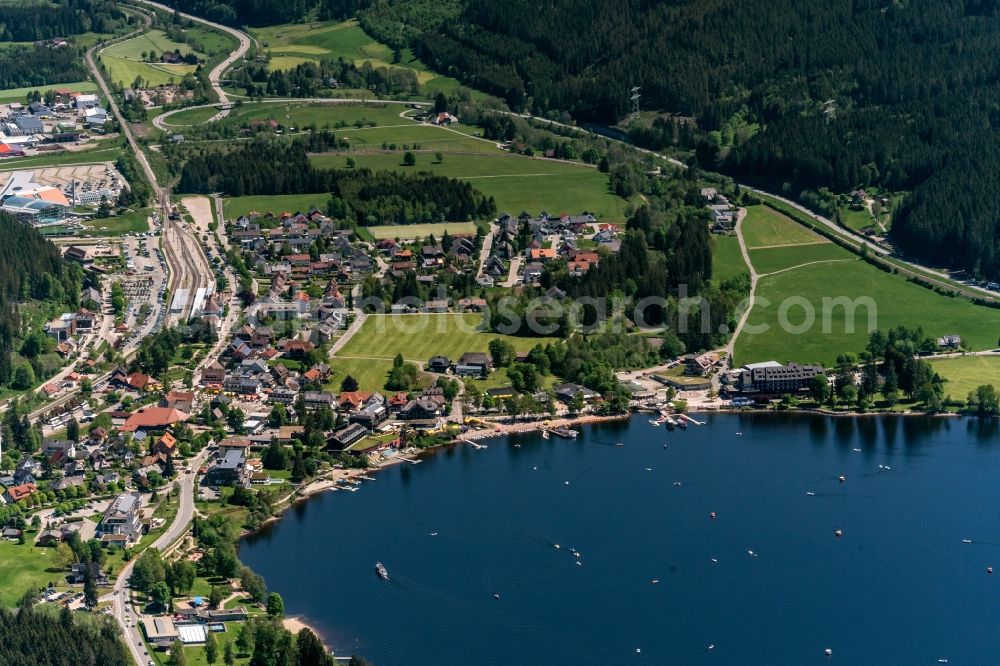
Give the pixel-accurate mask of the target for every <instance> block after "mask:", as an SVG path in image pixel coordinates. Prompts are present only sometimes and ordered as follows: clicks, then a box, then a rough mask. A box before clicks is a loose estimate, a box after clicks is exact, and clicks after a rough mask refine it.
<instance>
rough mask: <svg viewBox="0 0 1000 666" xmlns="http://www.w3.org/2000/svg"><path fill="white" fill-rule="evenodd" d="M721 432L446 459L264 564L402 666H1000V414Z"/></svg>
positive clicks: (800, 419)
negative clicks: (942, 665)
mask: <svg viewBox="0 0 1000 666" xmlns="http://www.w3.org/2000/svg"><path fill="white" fill-rule="evenodd" d="M698 418H699V419H701V420H705V421H707V424H706V425H704V426H700V427H690V428H688V429H687V431H683V432H682V431H679V430H678V431H675V432H667V431H666V430H664V429H663V428H654V427H652V426H651V425H649V424H648V422H647V421H646V419H645V418H642V417H637V418H633V419H632V420H631V421H630V422H629V423H620V424H613V425H602V426H594V427H587V428H584V429H583V432H582V434H581V436H580V437H579V438H578V439H577V440H576V441H568V440H562V439H555V438H553V439H551V440H544V439H542V438H541V437H538V436H535V435H531V436H520V437H517V438H511V439H509V440H507V439H497V440H492V441H490V442H489V448H488V449H484V450H475V449H473V448H471V447H468V446H464V447H456V448H451V449H447V450H441V451H438V452H436V453H434V454H432V455H430V456H429V457H428V458H426V459H425V461H424V462H422V463H421V464H418V465H409V464H404V465H401V466H396V467H393V468H390V469H387V470H385V471H383V472H381V473H379V474H378V478H377V480H376V481H374V482H368V483H365V485H363V486H362V487H361V490H360V491H359V492H355V493H348V492H336V493H327V494H324V495H321V496H319V497H316V498H314V499H312V500H310V501H308V502H307V503H305V504H303V505H301V506H299V507H297V508H295V509H293V510H291V511H289V512H288V513H287V514H286V515H285V517H284V519H283V520H281V521H280V522H279V523H277V524H276V525H274V526H273V527H272V528H271V529H269V530H267V531H266V532H264V533H262V534H260V535H258V536H255V537H253V538H250V539H248V540H246V541H244V542H243V544H242V547H241V549H240V556H241V558H242V559H243V561H244V562H245V563H246V564H248V565H249V566H251V567H253V568H254V569H255V570H257V571H258V572H260V573H261V574H263V575H264V577H265V578H266V579H267V582H268V585H269V587H270V588H271V589H273V590H276V591H278V592H280V593H281V594H282V596H283V597H284V600H285V605H286V609H287V611H288V613H289V614H290V615H303V616H305V617H306V618H307V619H308V620H309V621H310V622H311V623H312V624H313V625H314V626H316V627H317V629H318V630H319V631H321V632H322V634H323V636H324V638H325V640H326V641H327V642H328V643H329V644H330V645H331V646H332V647H334V648H335V649H336V650H337V652H338V653H340V654H345V653H346V654H350V653H357V654H361V655H364V656H366V657H367V658H369V659H370V660H372V661H374V662H375V663H376V664H377V665H378V666H394V665H396V664H505V665H506V664H573V665H579V664H598V663H599V664H604V665H606V664H713V663H714V664H735V663H739V664H762V665H763V664H768V665H774V664H826V663H831V660H829V659H828V658H827V657H825V656H824V654H823V652H824V650H825V649H826V648H830V649H832V650H833V657H832V659H833V660H834V661H836V662H837V663H841V664H852V665H858V664H880V665H885V664H935V663H937V662H938V659H948V660H949V663H950V664H997V663H1000V631H997V628H996V622H997V620H998V617H1000V612H998V611H1000V483H998V481H1000V429H998V426H997V424H996V423H981V422H978V421H975V420H967V419H924V418H905V417H885V418H883V417H870V418H862V419H831V418H823V417H809V416H796V415H775V416H763V415H755V416H738V415H709V416H699V417H698ZM737 433H742V435H737ZM617 442H621V443H623V444H624V446H622V447H618V446H616V445H615V444H616V443H617ZM514 443H518V444H521V446H520V447H515V446H514ZM665 443H666V444H667V447H666V448H663V445H664V444H665ZM880 465H881V466H882V467H880ZM886 466H888V468H889V469H886V468H885V467H886ZM841 475H843V476H844V477H846V480H845V482H844V483H840V482H839V481H838V477H839V476H841ZM567 481H568V482H569V484H568V485H567V483H566V482H567ZM675 482H680V484H681V485H679V486H678V485H675ZM807 493H814V494H813V495H809V494H807ZM712 512H716V514H717V517H716V518H715V519H712V518H711V517H710V514H711V513H712ZM836 530H842V531H843V536H842V537H840V538H837V537H836V536H835V531H836ZM435 532H436V533H437V536H431V533H435ZM963 539H971V540H972V541H973V543H971V544H968V543H963ZM555 544H559V546H560V547H559V548H556V547H555ZM571 549H576V550H577V551H578V552H579V553H580V557H579V558H577V557H576V556H575V555H574V553H573V552H572V550H571ZM750 550H752V551H753V552H754V553H756V554H757V555H756V556H751V555H750V554H749V552H748V551H750ZM379 560H381V561H382V562H384V563H385V565H386V566H387V567H388V570H389V573H390V575H391V578H392V580H391V581H390V582H385V581H382V580H380V579H379V578H377V577H376V575H375V573H374V570H373V567H374V565H375V562H376V561H379ZM577 562H580V565H578V564H577ZM988 566H994V567H996V568H997V574H996V575H992V576H991V575H988V574H987V571H986V569H987V567H988ZM653 580H658V581H659V583H657V584H654V583H652V582H651V581H653ZM494 593H497V594H499V595H500V599H499V600H498V599H495V598H494V596H493V595H494ZM710 645H713V646H714V648H713V649H709V646H710ZM637 650H639V652H637Z"/></svg>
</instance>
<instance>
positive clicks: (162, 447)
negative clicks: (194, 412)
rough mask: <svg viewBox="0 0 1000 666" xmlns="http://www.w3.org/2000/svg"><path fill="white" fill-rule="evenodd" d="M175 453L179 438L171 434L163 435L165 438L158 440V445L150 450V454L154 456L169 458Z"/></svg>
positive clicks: (154, 445)
mask: <svg viewBox="0 0 1000 666" xmlns="http://www.w3.org/2000/svg"><path fill="white" fill-rule="evenodd" d="M175 451H177V438H175V437H174V436H173V435H171V434H170V433H169V432H165V433H163V436H162V437H160V438H159V439H158V440H156V443H155V444H153V447H152V448H151V449H150V453H152V454H154V455H164V456H167V457H170V456H172V455H174V452H175Z"/></svg>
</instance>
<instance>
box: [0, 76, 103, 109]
mask: <svg viewBox="0 0 1000 666" xmlns="http://www.w3.org/2000/svg"><path fill="white" fill-rule="evenodd" d="M63 88H65V89H66V90H69V91H71V92H88V93H89V92H94V91H95V90H97V84H96V83H94V82H93V81H73V82H70V83H52V84H49V85H46V86H29V87H27V88H7V89H6V90H0V104H8V103H10V102H21V103H24V101H25V99H26V98H27V96H28V93H33V92H34V91H36V90H37V91H38V92H40V93H42V94H43V95H44V94H45V92H46V91H48V90H61V89H63Z"/></svg>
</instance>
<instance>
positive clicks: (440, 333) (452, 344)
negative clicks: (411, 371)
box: [338, 314, 554, 362]
mask: <svg viewBox="0 0 1000 666" xmlns="http://www.w3.org/2000/svg"><path fill="white" fill-rule="evenodd" d="M481 320H482V316H481V315H478V314H462V315H452V314H441V315H438V314H416V315H372V316H370V317H368V319H367V320H366V321H365V323H364V325H362V327H361V330H360V331H358V332H357V333H356V334H355V335H354V337H353V338H351V339H350V341H348V343H347V344H346V345H344V348H343V349H341V351H340V353H339V354H338V356H352V357H355V358H364V357H370V358H375V359H384V360H389V361H391V360H392V358H393V357H394V356H395V355H396V354H397V353H400V354H402V355H403V358H406V359H413V360H417V361H424V362H426V361H427V359H429V358H430V357H431V356H434V355H436V354H441V355H444V356H447V357H448V358H450V359H451V360H453V361H454V360H457V359H458V357H459V356H461V355H462V354H463V353H464V352H476V351H478V352H487V351H488V346H489V343H490V340H492V339H494V338H503V339H504V340H506V341H508V342H510V343H511V345H512V346H513V347H514V349H515V350H517V351H528V350H530V349H531V348H532V347H534V346H535V345H536V344H545V343H547V342H552V341H553V340H554V338H519V337H513V336H501V335H497V334H495V333H485V332H482V331H480V330H479V324H480V322H481Z"/></svg>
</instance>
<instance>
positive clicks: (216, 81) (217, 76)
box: [132, 0, 250, 129]
mask: <svg viewBox="0 0 1000 666" xmlns="http://www.w3.org/2000/svg"><path fill="white" fill-rule="evenodd" d="M132 1H133V2H137V3H139V4H143V5H147V6H149V7H154V8H156V9H159V10H161V11H164V12H168V13H170V14H177V15H178V16H183V17H184V18H186V19H189V20H191V21H195V22H196V23H201V24H202V25H207V26H208V27H210V28H214V29H215V30H219V31H221V32H224V33H226V34H228V35H231V36H232V37H235V38H236V39H237V41H239V46H237V47H236V50H235V51H233V52H232V53H231V54H229V57H228V58H226V59H225V60H223V61H222V62H220V63H219V64H218V65H216V66H215V67H214V68H213V69H212V71H211V72H209V74H208V80H209V81H211V83H212V90H214V91H215V94H216V95H217V96H218V97H219V102H220V103H221V104H228V103H229V97H228V96H227V95H226V92H225V91H224V90H223V89H222V84H221V83H220V82H221V81H222V75H223V74H225V73H226V70H227V69H229V68H230V67H232V66H233V64H234V63H235V62H236V61H237V60H239V59H240V58H242V57H243V56H244V55H246V53H247V51H249V50H250V36H249V35H248V34H246V33H245V32H242V31H240V30H237V29H236V28H231V27H229V26H227V25H222V24H221V23H213V22H212V21H208V20H206V19H203V18H200V17H198V16H194V15H192V14H185V13H184V12H180V11H177V10H176V9H174V8H172V7H168V6H166V5H164V4H160V3H159V2H153V1H152V0H132ZM228 113H229V111H228V109H227V110H224V111H222V112H220V115H219V116H217V117H218V118H223V117H225V116H226V115H227V114H228ZM157 127H159V125H157ZM161 129H162V128H161Z"/></svg>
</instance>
